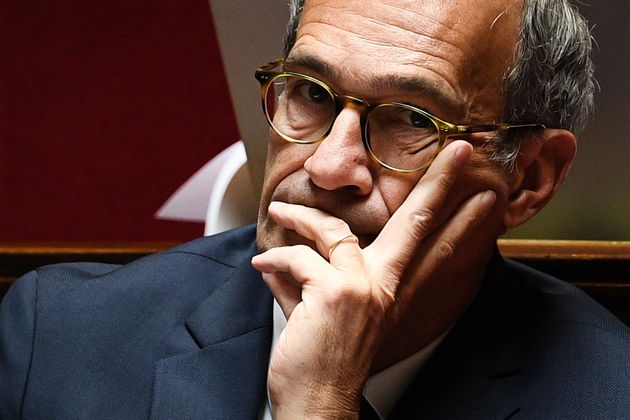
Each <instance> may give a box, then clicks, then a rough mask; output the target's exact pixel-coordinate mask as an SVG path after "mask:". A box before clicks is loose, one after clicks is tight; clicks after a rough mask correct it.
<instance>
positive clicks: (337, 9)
mask: <svg viewBox="0 0 630 420" xmlns="http://www.w3.org/2000/svg"><path fill="white" fill-rule="evenodd" d="M291 10H292V14H291V16H292V17H291V22H290V23H289V30H288V34H287V51H286V57H285V58H284V59H283V60H279V61H277V62H274V63H270V64H269V65H267V66H263V67H262V68H261V69H259V71H258V72H257V77H258V79H259V80H260V81H261V84H262V85H263V104H264V109H265V112H266V115H267V118H268V120H269V123H270V124H271V127H272V128H271V130H270V139H269V151H268V160H267V168H266V176H265V182H264V187H263V192H262V202H261V207H260V214H259V221H258V225H257V230H256V244H257V246H258V250H259V251H260V254H259V255H256V256H254V257H253V259H252V256H253V255H254V254H256V247H255V246H254V231H253V228H251V227H250V228H245V229H241V230H237V231H234V232H229V233H227V234H224V235H220V236H218V237H212V238H206V239H202V240H199V241H196V242H193V243H191V244H187V245H184V246H182V247H180V248H177V249H175V250H171V251H168V252H166V253H163V254H158V255H156V256H152V257H148V258H145V259H143V260H140V261H138V262H136V263H133V264H131V265H129V266H125V267H117V266H109V265H95V264H84V265H66V266H61V267H48V268H43V269H40V270H38V271H37V272H35V273H31V274H29V275H27V276H25V277H24V278H23V279H22V280H21V281H20V282H18V283H17V284H16V286H15V287H13V289H12V290H11V291H10V292H9V294H8V295H7V298H6V300H5V302H3V307H2V313H1V316H2V319H1V322H2V324H1V325H2V326H3V327H2V335H1V337H0V340H1V341H0V362H1V370H0V386H1V388H0V395H2V396H1V397H0V398H1V399H2V400H3V401H2V403H3V404H2V415H3V417H9V418H11V417H18V416H21V417H25V418H39V417H53V418H67V417H81V418H95V417H96V418H99V417H113V418H121V417H124V418H142V417H147V416H151V417H155V418H255V417H257V416H259V415H260V416H264V415H268V414H269V412H271V413H272V414H273V416H274V418H280V419H282V418H289V419H295V418H357V417H358V416H359V415H361V417H365V418H368V416H379V417H381V418H385V417H391V418H508V417H519V416H520V417H522V418H577V417H584V418H594V417H600V418H624V417H628V416H630V401H629V398H628V392H627V391H628V384H629V381H630V362H629V361H628V356H627V354H628V350H629V349H630V333H629V332H628V329H627V328H626V327H624V326H623V325H622V324H621V323H620V322H619V321H618V320H616V319H615V318H614V317H612V316H611V315H610V314H608V313H607V312H605V310H603V309H602V308H601V307H599V306H598V305H597V304H595V303H594V302H593V301H592V300H590V299H589V298H588V297H586V296H585V295H584V294H582V293H581V292H579V291H577V290H575V289H574V288H572V287H570V286H568V285H566V284H564V283H562V282H560V281H558V280H555V279H552V278H549V277H547V276H544V275H543V274H542V273H537V272H535V271H533V270H529V269H527V268H525V267H522V266H519V265H517V264H514V263H511V262H505V261H503V260H502V259H501V258H500V256H498V255H497V254H496V250H495V242H496V238H497V236H498V235H500V234H501V233H503V232H504V231H505V230H506V229H509V228H511V227H514V226H518V225H520V224H522V223H524V222H525V221H527V220H528V219H529V218H531V217H532V216H534V215H535V214H536V213H537V212H538V211H539V210H540V209H541V208H542V207H544V205H545V204H546V203H547V202H548V201H549V199H550V198H551V197H552V195H553V193H554V192H555V190H556V189H557V188H558V187H559V185H560V184H561V183H562V181H563V179H564V177H565V175H566V171H567V169H568V167H569V165H570V163H571V160H572V158H573V156H574V153H575V147H576V141H575V137H574V135H573V134H572V130H577V129H579V128H580V127H581V125H582V124H583V121H584V119H585V118H586V116H587V115H588V112H589V108H590V104H591V101H592V91H593V80H592V65H591V62H590V60H589V58H588V53H589V50H590V37H589V34H588V29H587V27H586V24H585V22H584V21H583V20H582V19H581V18H580V17H579V15H578V14H577V13H576V12H575V10H574V9H573V8H572V7H571V6H570V5H569V4H568V3H567V2H565V1H561V0H524V2H521V1H518V0H491V1H487V2H483V3H482V4H479V3H478V2H472V1H467V0H450V1H447V2H445V1H438V0H426V1H403V0H387V1H380V2H365V1H344V2H338V1H331V0H308V1H307V2H306V3H305V4H304V5H302V4H301V3H300V2H294V3H292V9H291ZM252 266H253V268H255V269H256V270H258V271H254V270H253V268H252ZM258 272H261V273H262V279H264V283H263V281H262V280H261V278H260V274H259V273H258ZM269 290H270V291H271V293H272V294H273V297H274V298H275V300H276V302H277V306H276V308H277V309H278V310H276V313H275V314H273V315H272V305H273V304H272V297H271V294H270V293H269ZM285 317H286V318H287V319H288V322H286V327H285V326H284V322H283V321H285V319H284V318H285ZM272 324H273V326H272ZM272 333H273V341H274V343H273V344H272V343H271V339H272ZM271 347H273V350H271ZM270 352H271V354H270ZM364 396H365V398H363V397H364ZM265 410H266V411H267V412H266V413H264V411H265Z"/></svg>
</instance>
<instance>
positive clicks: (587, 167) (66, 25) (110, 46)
mask: <svg viewBox="0 0 630 420" xmlns="http://www.w3.org/2000/svg"><path fill="white" fill-rule="evenodd" d="M285 3H286V2H285V0H265V1H256V2H251V1H245V0H211V1H210V3H208V1H207V0H134V1H132V2H130V1H127V0H108V1H103V0H101V1H95V0H56V1H54V2H51V1H42V0H31V1H29V2H24V1H18V0H0V40H1V41H0V241H2V242H14V241H20V242H31V241H92V242H94V241H133V242H138V241H184V240H188V239H192V238H194V237H196V236H199V235H201V234H202V233H203V225H202V224H200V223H192V222H181V221H167V220H158V219H156V218H155V217H154V215H155V213H156V211H157V210H158V209H159V208H160V207H161V206H162V204H163V203H164V202H165V201H166V200H167V199H168V198H169V197H170V196H171V194H173V192H175V191H176V190H177V188H178V187H179V186H180V185H181V184H182V183H184V182H185V181H186V180H187V179H188V178H189V177H190V176H191V175H193V173H195V172H196V171H197V170H198V169H199V168H201V167H202V166H203V165H204V164H205V163H206V162H208V161H209V160H210V159H211V158H213V157H214V156H215V155H216V154H218V153H219V152H220V151H222V150H224V149H225V148H226V147H227V146H229V145H230V144H232V143H234V142H236V141H238V140H239V139H240V138H245V140H246V142H245V145H246V149H247V153H248V155H249V158H250V163H251V168H250V169H251V174H252V177H253V180H254V185H255V186H259V185H260V181H261V175H262V168H263V164H262V162H263V158H264V150H265V138H266V130H267V126H266V123H265V122H264V120H263V117H262V113H261V112H260V110H259V107H260V103H259V87H258V85H257V83H256V81H255V80H254V78H253V71H254V69H255V68H256V66H258V65H260V64H263V63H265V62H267V61H270V60H271V59H274V58H276V57H277V56H279V55H280V53H281V38H282V34H283V31H284V22H285V20H286V16H287V11H286V4H285ZM579 7H580V9H581V10H582V11H583V13H584V15H585V16H587V18H588V20H589V22H590V24H591V26H593V34H594V36H595V38H596V40H597V48H596V50H595V55H594V58H595V62H596V65H597V79H598V81H599V84H600V87H601V89H600V91H599V92H598V94H597V99H596V102H597V110H596V114H595V116H594V118H593V120H592V121H591V123H590V125H589V129H588V130H587V132H586V133H584V134H583V135H582V136H581V137H580V138H579V139H578V142H579V143H578V155H577V158H576V161H575V163H574V165H573V168H572V169H571V172H570V174H569V179H568V181H567V183H566V184H565V186H564V188H563V189H562V190H561V191H560V193H559V194H558V195H557V197H556V198H555V200H554V201H553V202H552V203H551V204H550V205H549V206H548V207H547V208H546V209H545V210H544V211H543V213H542V214H541V215H540V216H538V217H537V218H536V219H535V220H533V221H532V222H530V223H529V224H528V225H526V226H524V227H522V228H519V229H517V230H515V231H514V232H511V233H510V234H509V237H514V238H517V237H518V238H536V239H543V238H549V239H607V240H630V165H629V164H628V163H627V161H628V158H629V155H630V153H629V150H630V147H629V146H628V140H627V139H626V138H627V137H628V133H630V118H629V116H630V99H628V95H629V94H630V78H629V77H628V74H630V71H629V70H630V48H629V47H630V27H629V26H628V25H627V22H628V19H629V18H630V3H628V2H606V1H603V0H598V1H595V0H591V1H590V2H589V4H580V5H579ZM219 45H220V46H221V48H219Z"/></svg>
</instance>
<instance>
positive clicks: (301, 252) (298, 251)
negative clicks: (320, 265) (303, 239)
mask: <svg viewBox="0 0 630 420" xmlns="http://www.w3.org/2000/svg"><path fill="white" fill-rule="evenodd" d="M293 251H294V253H295V255H294V257H295V258H306V257H308V256H310V255H311V254H312V250H311V248H309V247H308V246H306V245H294V246H293Z"/></svg>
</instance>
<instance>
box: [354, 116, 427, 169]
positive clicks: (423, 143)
mask: <svg viewBox="0 0 630 420" xmlns="http://www.w3.org/2000/svg"><path fill="white" fill-rule="evenodd" d="M365 134H366V136H367V140H368V147H369V149H370V152H371V153H372V154H373V155H374V157H375V158H376V159H378V160H379V161H381V163H383V164H385V165H386V166H390V167H391V168H394V169H400V170H405V171H415V170H420V169H424V168H426V167H427V166H428V165H429V164H430V163H431V161H432V160H433V158H434V157H435V155H436V154H437V152H438V151H439V147H440V144H439V143H440V142H439V138H440V136H439V132H438V128H437V126H436V125H435V124H434V123H433V121H431V120H430V119H429V118H428V117H427V116H425V115H424V114H422V113H420V112H417V111H414V110H412V109H411V108H407V107H405V106H402V105H397V104H383V105H380V106H378V107H376V108H374V109H373V110H372V112H370V113H369V115H368V118H367V122H366V130H365Z"/></svg>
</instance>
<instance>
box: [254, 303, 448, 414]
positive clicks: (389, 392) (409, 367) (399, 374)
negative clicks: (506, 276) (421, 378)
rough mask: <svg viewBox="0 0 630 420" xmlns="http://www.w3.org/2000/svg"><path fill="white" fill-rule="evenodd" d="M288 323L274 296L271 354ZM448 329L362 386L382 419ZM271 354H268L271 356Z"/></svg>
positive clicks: (267, 405)
mask: <svg viewBox="0 0 630 420" xmlns="http://www.w3.org/2000/svg"><path fill="white" fill-rule="evenodd" d="M286 326H287V319H286V318H285V317H284V313H283V312H282V309H281V308H280V305H279V304H278V302H276V300H275V299H274V301H273V336H272V339H271V353H273V349H274V348H275V347H276V343H277V342H278V338H279V337H280V334H281V333H282V331H283V330H284V328H285V327H286ZM449 331H450V329H448V330H446V331H445V332H444V333H443V334H442V335H440V336H439V337H438V338H436V339H435V340H433V342H431V343H429V344H428V345H427V346H425V347H424V348H422V349H421V350H419V351H418V352H416V353H414V354H412V355H411V356H409V357H407V358H406V359H403V360H401V361H400V362H398V363H396V364H394V365H392V366H390V367H388V368H387V369H384V370H382V371H381V372H378V373H376V374H374V375H372V376H370V377H369V378H368V380H367V382H366V384H365V388H363V396H364V397H365V399H366V400H367V401H368V402H369V403H370V405H371V406H372V408H374V411H376V413H377V414H378V415H379V417H380V418H381V419H384V418H386V417H387V416H388V415H389V413H390V412H391V411H392V409H393V408H394V406H395V405H396V403H397V402H398V400H399V399H400V397H401V396H402V394H403V392H405V390H406V389H407V387H409V385H410V384H411V381H413V378H415V376H416V375H417V373H418V372H419V371H420V369H422V366H424V364H425V363H426V362H427V361H428V360H429V358H430V357H431V355H432V354H433V353H434V352H435V350H436V349H437V347H438V346H439V345H440V343H441V342H442V341H443V340H444V338H445V337H446V334H448V332H449ZM271 353H270V356H269V357H271ZM261 419H262V420H272V417H271V408H270V406H269V389H267V401H266V403H265V409H264V412H263V414H262V417H261Z"/></svg>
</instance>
